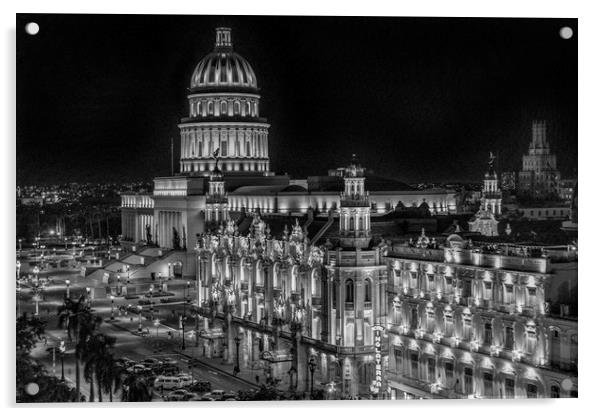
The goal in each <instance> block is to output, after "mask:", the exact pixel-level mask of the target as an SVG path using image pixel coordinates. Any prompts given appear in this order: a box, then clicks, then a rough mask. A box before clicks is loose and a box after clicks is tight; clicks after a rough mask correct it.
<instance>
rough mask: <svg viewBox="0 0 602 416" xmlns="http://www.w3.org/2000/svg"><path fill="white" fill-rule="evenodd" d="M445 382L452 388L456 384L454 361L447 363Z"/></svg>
mask: <svg viewBox="0 0 602 416" xmlns="http://www.w3.org/2000/svg"><path fill="white" fill-rule="evenodd" d="M445 383H446V384H447V387H448V388H452V387H453V386H454V383H455V380H454V364H453V363H445Z"/></svg>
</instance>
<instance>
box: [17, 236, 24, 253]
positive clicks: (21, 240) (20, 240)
mask: <svg viewBox="0 0 602 416" xmlns="http://www.w3.org/2000/svg"><path fill="white" fill-rule="evenodd" d="M17 241H19V255H20V254H21V251H22V250H23V247H22V245H21V243H22V242H23V239H22V238H19V239H18V240H17Z"/></svg>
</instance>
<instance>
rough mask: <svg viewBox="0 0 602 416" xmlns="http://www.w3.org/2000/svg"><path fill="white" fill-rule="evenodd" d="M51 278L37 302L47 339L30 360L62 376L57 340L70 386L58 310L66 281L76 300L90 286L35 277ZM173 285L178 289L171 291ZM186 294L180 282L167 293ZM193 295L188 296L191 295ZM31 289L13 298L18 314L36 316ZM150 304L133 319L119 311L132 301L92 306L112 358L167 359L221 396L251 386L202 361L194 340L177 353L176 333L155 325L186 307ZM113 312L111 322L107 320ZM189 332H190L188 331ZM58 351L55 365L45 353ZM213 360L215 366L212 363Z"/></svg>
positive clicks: (70, 276)
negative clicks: (110, 340) (110, 342)
mask: <svg viewBox="0 0 602 416" xmlns="http://www.w3.org/2000/svg"><path fill="white" fill-rule="evenodd" d="M46 277H50V278H51V279H52V281H53V283H51V284H49V285H47V286H46V287H45V289H44V291H43V296H42V297H41V298H42V299H41V300H40V301H39V305H38V310H39V314H40V316H41V317H42V318H44V319H47V320H48V324H47V329H46V337H47V339H46V340H45V341H44V342H40V343H38V346H37V347H36V349H35V350H34V351H33V352H32V355H33V356H34V357H36V358H39V359H40V360H41V361H42V362H43V363H44V364H45V365H46V367H47V368H48V371H49V372H51V373H52V371H53V368H54V371H55V374H56V375H57V377H60V376H61V361H60V355H59V354H58V346H59V345H60V341H61V340H64V341H66V346H67V350H66V352H65V357H64V371H65V378H66V380H67V381H68V382H69V383H72V384H73V385H74V384H75V365H74V359H73V353H74V351H73V343H70V342H68V340H67V333H66V331H65V330H64V329H60V328H59V327H58V319H57V308H58V307H59V306H60V305H61V304H62V302H63V298H64V296H65V293H66V287H67V285H66V280H69V281H70V285H69V292H70V293H69V294H70V296H71V297H72V298H76V297H78V296H79V295H81V294H85V293H86V286H87V285H89V284H90V282H87V281H86V279H85V278H83V277H81V276H79V274H78V273H50V274H48V276H43V275H42V274H40V278H46ZM176 286H177V287H176ZM187 290H188V289H187V288H186V283H185V282H182V281H179V282H175V284H171V287H170V288H169V291H170V292H172V293H174V295H175V296H174V297H175V298H183V296H184V295H185V294H189V293H188V292H186V293H185V291H187ZM190 294H192V293H190ZM32 295H33V293H32V289H31V287H30V285H22V286H21V291H20V293H18V311H19V312H20V313H23V312H27V313H28V314H33V313H34V312H35V309H36V307H35V302H34V301H33V299H32ZM154 302H155V305H154V307H153V312H152V315H151V311H150V307H149V306H145V307H144V308H143V313H142V315H141V316H140V317H139V316H138V314H132V313H127V312H123V313H122V312H120V311H119V307H120V306H123V307H126V306H128V305H134V306H136V305H137V300H136V299H129V300H128V299H124V298H123V297H116V298H115V299H114V300H113V302H111V300H110V299H106V298H105V299H95V300H93V301H92V309H93V311H94V312H95V313H96V314H98V315H100V316H101V317H102V318H103V323H102V325H101V328H100V330H101V331H102V332H104V333H106V334H109V335H112V336H115V337H116V339H117V342H116V347H115V356H116V357H127V358H130V359H132V360H141V359H144V358H148V357H158V358H160V357H167V356H169V357H171V358H173V359H175V360H176V361H177V364H178V366H179V367H180V368H181V369H182V371H183V372H192V374H193V376H194V378H195V379H198V380H207V381H210V382H211V384H212V388H213V389H222V390H225V391H230V390H232V391H235V392H236V391H239V390H248V389H250V388H253V387H256V386H255V384H254V383H251V382H249V381H245V380H244V379H243V378H237V377H234V376H233V375H232V374H231V372H232V370H231V366H230V367H228V366H223V365H221V366H220V363H219V359H218V360H211V359H202V361H199V360H198V358H201V357H200V355H201V353H202V351H201V348H195V347H194V343H195V341H194V339H193V338H192V339H191V338H190V337H188V336H187V337H185V342H186V349H185V350H184V351H181V335H178V334H181V332H178V331H177V330H176V329H174V328H172V327H170V326H166V325H164V324H160V325H156V320H159V322H166V321H172V322H174V316H177V315H178V314H179V313H181V312H182V311H184V310H185V309H186V308H187V305H186V304H184V303H183V302H179V303H176V304H161V303H160V302H159V300H158V299H155V300H154ZM111 313H113V316H114V320H111V319H110V317H111ZM139 321H140V322H141V323H142V327H143V334H142V335H140V334H138V325H139ZM190 329H192V328H190ZM169 332H172V333H176V335H175V336H174V337H173V339H170V337H169V335H168V333H169ZM53 346H55V347H57V353H56V354H55V360H54V366H53V356H52V351H51V350H50V351H49V349H50V348H52V347H53ZM213 361H217V363H213ZM80 371H81V373H80V374H81V378H82V383H81V391H82V394H84V395H85V396H86V397H89V385H88V383H86V382H84V381H83V369H82V368H81V367H80ZM247 376H248V377H247V379H248V380H252V379H253V377H252V375H247ZM120 396H121V393H120V392H118V393H115V394H114V397H113V400H114V401H119V400H120ZM95 399H96V400H98V394H97V392H95ZM103 400H105V401H108V400H109V397H108V395H107V394H103ZM153 400H162V399H161V397H160V396H159V394H158V392H155V395H154V398H153Z"/></svg>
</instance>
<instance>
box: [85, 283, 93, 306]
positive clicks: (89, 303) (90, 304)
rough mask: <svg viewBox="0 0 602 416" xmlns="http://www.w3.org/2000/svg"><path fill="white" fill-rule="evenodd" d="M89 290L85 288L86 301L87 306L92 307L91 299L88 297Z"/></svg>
mask: <svg viewBox="0 0 602 416" xmlns="http://www.w3.org/2000/svg"><path fill="white" fill-rule="evenodd" d="M91 291H92V290H91V289H90V288H89V287H87V288H86V300H87V301H88V306H89V307H90V306H92V298H91V297H90V294H91Z"/></svg>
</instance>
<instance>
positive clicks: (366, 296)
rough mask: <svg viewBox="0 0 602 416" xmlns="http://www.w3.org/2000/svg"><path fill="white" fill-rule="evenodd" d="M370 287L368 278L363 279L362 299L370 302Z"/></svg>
mask: <svg viewBox="0 0 602 416" xmlns="http://www.w3.org/2000/svg"><path fill="white" fill-rule="evenodd" d="M371 292H372V288H371V286H370V280H368V279H366V280H365V281H364V301H365V302H370V301H372V293H371Z"/></svg>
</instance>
